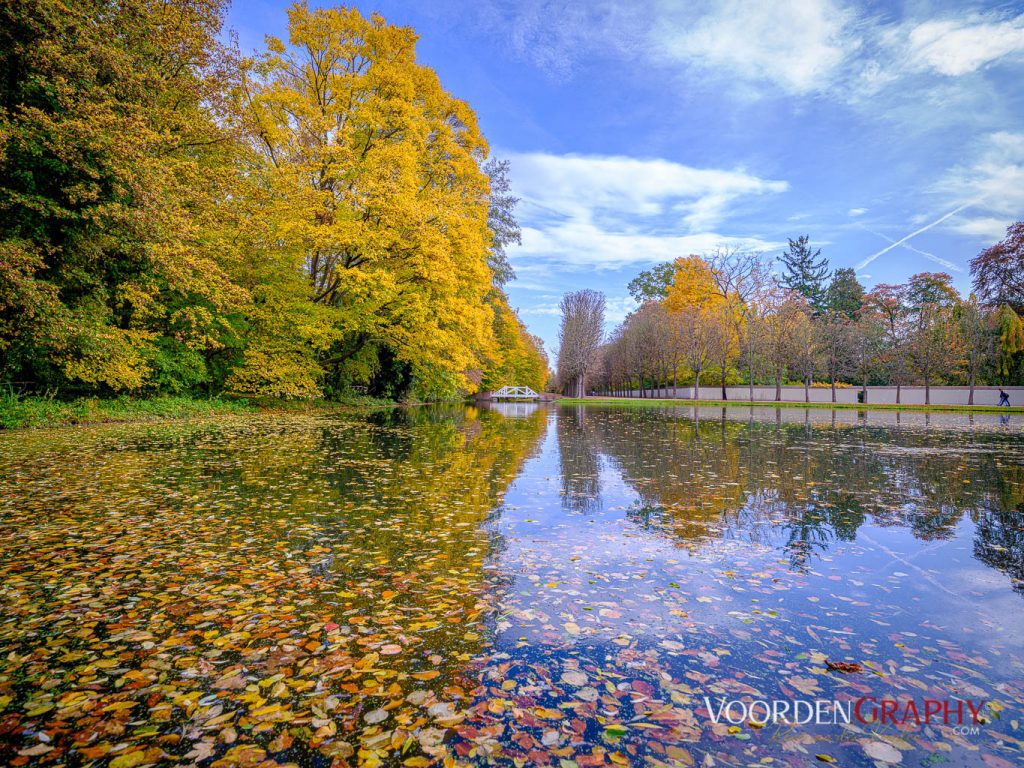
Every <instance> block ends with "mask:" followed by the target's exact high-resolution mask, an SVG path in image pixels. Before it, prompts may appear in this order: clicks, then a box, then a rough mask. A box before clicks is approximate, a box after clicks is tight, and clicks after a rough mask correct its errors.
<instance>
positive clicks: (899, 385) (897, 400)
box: [896, 381, 903, 405]
mask: <svg viewBox="0 0 1024 768" xmlns="http://www.w3.org/2000/svg"><path fill="white" fill-rule="evenodd" d="M902 386H903V384H902V383H900V382H898V381H897V382H896V405H899V404H900V388H901V387H902Z"/></svg>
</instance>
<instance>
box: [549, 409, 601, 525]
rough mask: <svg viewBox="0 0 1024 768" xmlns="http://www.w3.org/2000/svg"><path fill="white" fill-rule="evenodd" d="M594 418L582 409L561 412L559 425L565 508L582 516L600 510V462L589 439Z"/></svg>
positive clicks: (590, 438)
mask: <svg viewBox="0 0 1024 768" xmlns="http://www.w3.org/2000/svg"><path fill="white" fill-rule="evenodd" d="M594 415H595V414H594V412H593V411H588V410H587V409H586V407H585V406H582V405H579V406H576V407H575V408H562V409H560V410H559V413H558V421H557V434H558V461H559V465H560V467H561V475H562V506H563V507H565V508H566V509H568V510H570V511H572V512H580V513H583V514H590V513H592V512H594V511H596V510H598V509H600V507H601V476H600V474H601V461H600V457H599V455H598V453H597V450H596V445H595V441H594V440H593V439H592V437H591V436H590V435H588V426H589V419H590V418H591V417H593V416H594Z"/></svg>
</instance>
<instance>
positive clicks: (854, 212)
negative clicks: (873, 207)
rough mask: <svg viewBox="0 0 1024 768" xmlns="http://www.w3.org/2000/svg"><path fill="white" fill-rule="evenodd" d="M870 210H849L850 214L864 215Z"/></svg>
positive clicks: (848, 213)
mask: <svg viewBox="0 0 1024 768" xmlns="http://www.w3.org/2000/svg"><path fill="white" fill-rule="evenodd" d="M867 212H868V209H867V208H851V209H850V210H849V211H848V212H847V215H848V216H863V215H864V214H865V213H867Z"/></svg>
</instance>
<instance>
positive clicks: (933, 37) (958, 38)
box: [907, 14, 1024, 77]
mask: <svg viewBox="0 0 1024 768" xmlns="http://www.w3.org/2000/svg"><path fill="white" fill-rule="evenodd" d="M907 52H908V54H909V57H910V60H911V61H912V62H913V63H915V64H916V65H918V66H920V67H926V68H930V69H933V70H935V71H936V72H938V73H940V74H943V75H948V76H951V77H955V76H958V75H965V74H968V73H970V72H975V71H976V70H978V69H980V68H981V67H983V66H985V65H986V64H989V63H991V62H993V61H997V60H999V59H1001V58H1003V57H1004V56H1009V55H1014V54H1016V55H1019V54H1022V53H1024V14H1022V15H1020V16H1017V17H1016V18H1013V19H1007V20H1002V21H999V20H981V19H978V18H975V19H944V20H939V21H926V22H924V23H923V24H918V25H916V26H914V27H913V28H912V29H910V31H909V35H908V37H907Z"/></svg>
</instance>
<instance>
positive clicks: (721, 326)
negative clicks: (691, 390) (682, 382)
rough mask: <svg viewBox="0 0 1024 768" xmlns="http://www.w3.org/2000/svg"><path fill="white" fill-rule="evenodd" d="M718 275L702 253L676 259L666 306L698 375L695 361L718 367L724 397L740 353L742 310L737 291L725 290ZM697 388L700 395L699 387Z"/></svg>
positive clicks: (679, 338)
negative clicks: (733, 364) (730, 369)
mask: <svg viewBox="0 0 1024 768" xmlns="http://www.w3.org/2000/svg"><path fill="white" fill-rule="evenodd" d="M715 278H716V274H715V269H714V267H713V266H712V265H711V263H709V262H708V261H707V260H706V259H703V258H701V257H700V256H687V257H685V258H678V259H676V260H675V274H674V276H673V280H672V284H671V285H670V286H669V288H668V294H667V296H666V298H665V308H666V309H667V310H668V312H669V314H670V317H673V318H675V319H676V320H677V321H678V322H677V323H676V325H677V328H678V329H681V332H677V334H676V336H677V339H678V341H679V342H680V343H681V344H682V345H683V348H684V355H683V356H684V358H685V359H686V360H687V361H688V365H689V367H690V369H691V371H692V372H693V373H694V375H695V378H699V375H700V372H699V370H698V369H697V368H695V367H694V366H695V365H699V366H700V367H701V368H704V367H706V366H707V365H713V366H714V367H717V368H718V369H719V371H720V374H721V386H722V396H723V398H724V397H725V385H726V380H727V377H728V371H729V368H730V365H731V363H732V362H733V361H734V360H735V359H736V357H737V355H738V354H739V329H740V328H741V327H742V314H741V312H740V309H741V302H740V301H739V298H738V297H737V296H736V294H735V292H734V291H729V292H727V293H725V294H723V293H722V291H721V290H720V288H719V281H717V280H716V279H715ZM697 386H699V385H697ZM695 392H696V396H698V397H699V389H696V388H695Z"/></svg>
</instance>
